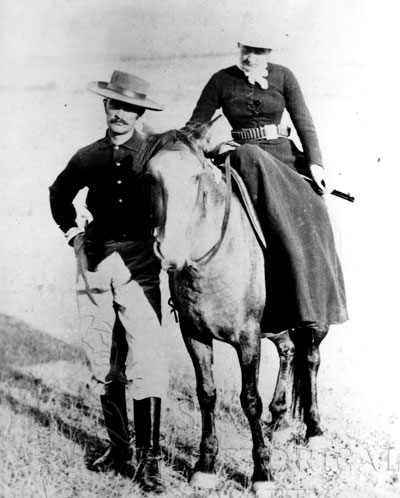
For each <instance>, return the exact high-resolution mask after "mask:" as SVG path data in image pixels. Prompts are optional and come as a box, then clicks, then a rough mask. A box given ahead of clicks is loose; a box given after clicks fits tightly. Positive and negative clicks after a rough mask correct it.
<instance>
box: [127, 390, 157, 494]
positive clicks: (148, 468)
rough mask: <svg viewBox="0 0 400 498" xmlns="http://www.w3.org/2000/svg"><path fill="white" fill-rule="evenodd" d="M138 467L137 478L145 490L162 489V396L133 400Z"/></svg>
mask: <svg viewBox="0 0 400 498" xmlns="http://www.w3.org/2000/svg"><path fill="white" fill-rule="evenodd" d="M133 414H134V420H135V433H136V456H137V460H138V469H137V472H136V480H137V481H138V482H139V483H140V485H141V487H142V488H143V489H144V490H145V491H156V492H157V491H161V489H162V485H161V474H160V466H159V451H160V443H159V440H160V414H161V398H155V397H151V398H145V399H142V400H133Z"/></svg>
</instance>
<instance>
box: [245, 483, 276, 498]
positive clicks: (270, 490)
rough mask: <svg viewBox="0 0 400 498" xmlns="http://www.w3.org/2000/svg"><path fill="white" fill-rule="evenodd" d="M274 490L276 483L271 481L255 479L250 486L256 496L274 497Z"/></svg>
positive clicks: (263, 497) (257, 497)
mask: <svg viewBox="0 0 400 498" xmlns="http://www.w3.org/2000/svg"><path fill="white" fill-rule="evenodd" d="M276 490H277V487H276V484H275V483H274V482H272V481H256V482H253V485H252V487H251V491H252V493H253V494H254V496H255V497H256V498H274V497H275V492H276Z"/></svg>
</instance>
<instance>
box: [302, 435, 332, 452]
mask: <svg viewBox="0 0 400 498" xmlns="http://www.w3.org/2000/svg"><path fill="white" fill-rule="evenodd" d="M306 447H307V448H308V449H309V450H313V451H321V450H328V449H329V448H331V444H330V442H329V441H328V439H327V438H326V437H325V436H324V435H323V434H320V435H319V436H313V437H309V438H308V439H307V443H306Z"/></svg>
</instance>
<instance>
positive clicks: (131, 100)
mask: <svg viewBox="0 0 400 498" xmlns="http://www.w3.org/2000/svg"><path fill="white" fill-rule="evenodd" d="M87 89H88V90H90V91H91V92H94V93H97V95H101V96H102V97H106V98H108V99H114V100H119V101H120V102H126V103H127V104H132V105H135V106H137V107H144V108H145V109H150V110H152V111H162V110H163V107H162V106H160V105H158V104H157V103H156V102H154V101H152V100H150V99H148V98H147V97H144V98H140V97H137V98H136V97H129V96H127V95H124V94H122V93H119V92H116V91H114V90H110V89H109V88H108V83H106V82H105V81H92V82H90V83H89V84H88V86H87Z"/></svg>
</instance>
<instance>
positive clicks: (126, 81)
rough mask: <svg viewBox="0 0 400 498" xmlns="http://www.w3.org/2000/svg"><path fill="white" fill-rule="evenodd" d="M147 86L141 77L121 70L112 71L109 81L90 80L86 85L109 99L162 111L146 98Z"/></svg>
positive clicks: (160, 107)
mask: <svg viewBox="0 0 400 498" xmlns="http://www.w3.org/2000/svg"><path fill="white" fill-rule="evenodd" d="M149 87H150V84H149V83H148V82H147V81H146V80H143V79H142V78H138V77H137V76H134V75H133V74H128V73H124V72H122V71H114V72H113V73H112V76H111V79H110V82H109V83H107V82H105V81H92V82H91V83H89V85H88V90H90V91H91V92H94V93H97V94H98V95H101V96H102V97H107V98H109V99H114V100H119V101H121V102H126V103H128V104H132V105H136V106H138V107H144V108H145V109H151V110H152V111H162V110H163V108H162V106H160V105H158V104H156V103H155V102H153V101H152V100H150V99H148V98H147V91H148V89H149Z"/></svg>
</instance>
